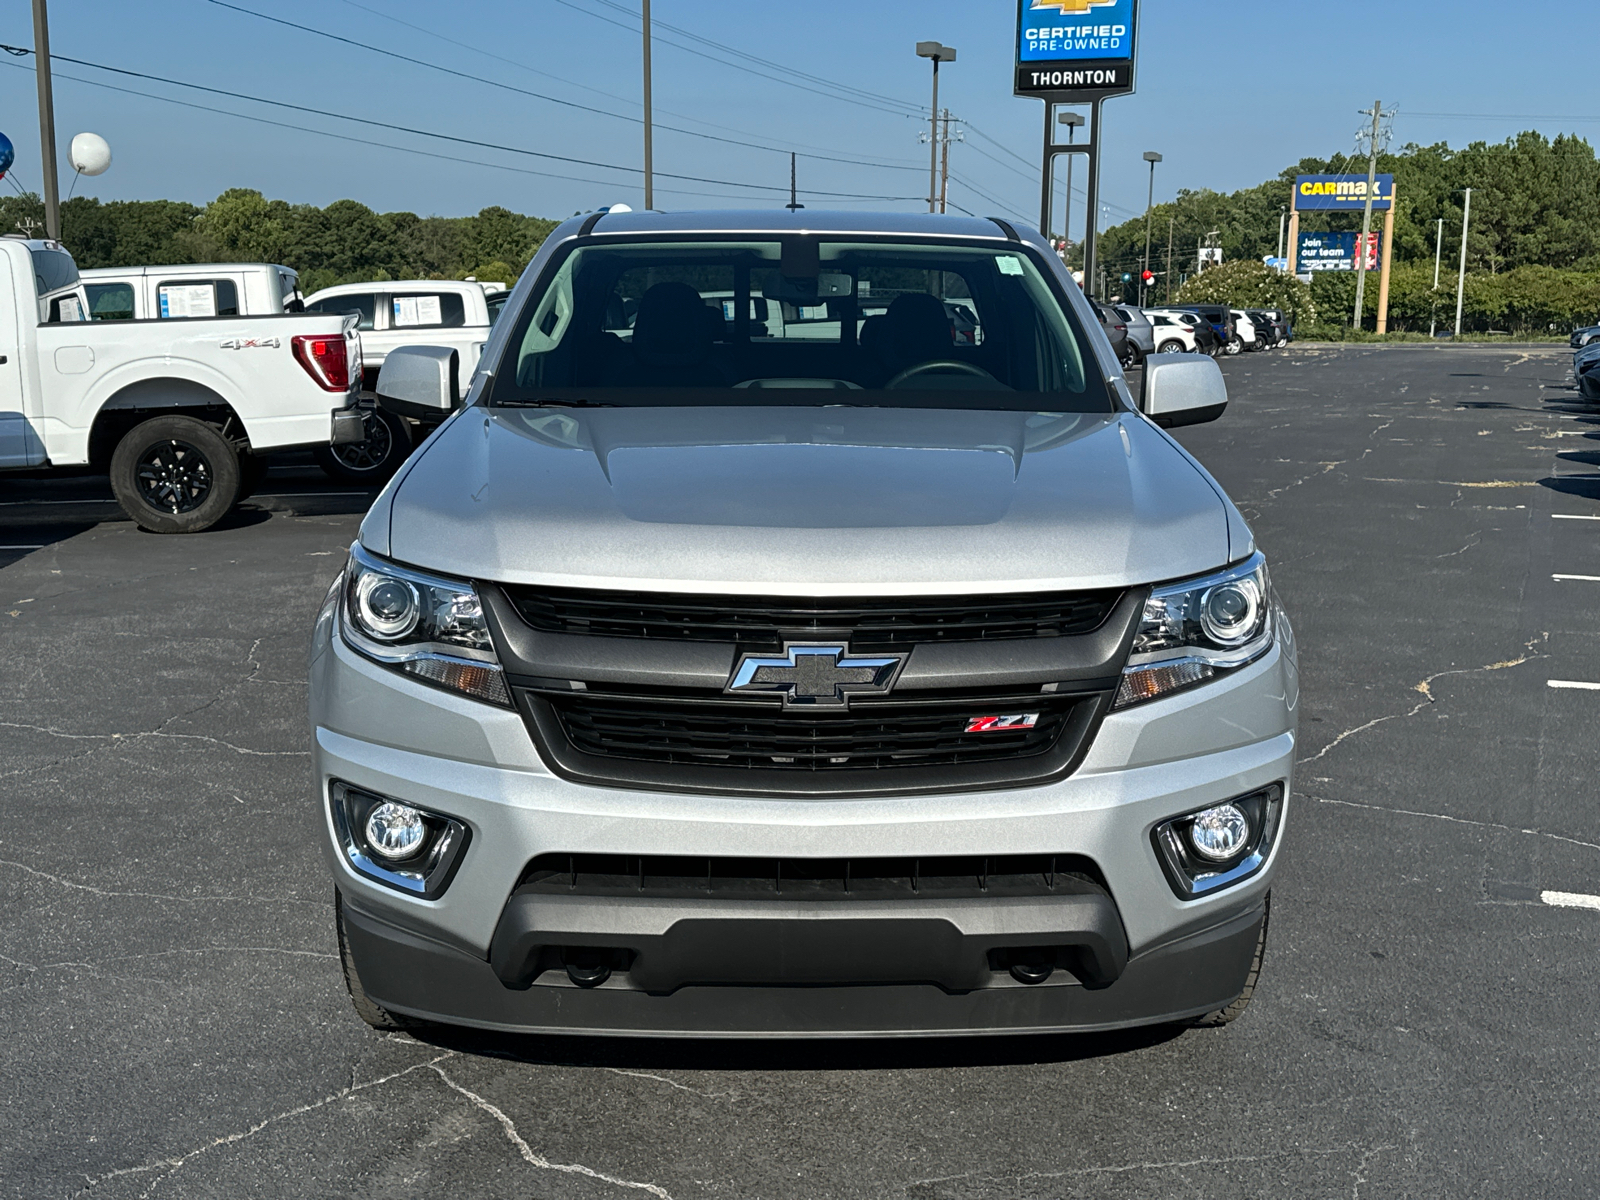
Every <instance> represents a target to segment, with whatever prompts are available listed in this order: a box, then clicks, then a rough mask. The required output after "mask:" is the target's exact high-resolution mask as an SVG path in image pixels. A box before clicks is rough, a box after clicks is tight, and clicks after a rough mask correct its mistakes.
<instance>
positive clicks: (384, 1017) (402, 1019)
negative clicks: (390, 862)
mask: <svg viewBox="0 0 1600 1200" xmlns="http://www.w3.org/2000/svg"><path fill="white" fill-rule="evenodd" d="M333 919H334V923H335V925H336V926H337V927H338V932H339V965H340V966H341V967H342V968H343V969H344V986H345V990H346V991H348V992H349V993H350V1003H351V1004H352V1005H353V1006H354V1007H355V1010H356V1016H358V1017H360V1018H361V1019H362V1020H363V1021H365V1022H366V1023H367V1024H368V1025H370V1026H372V1027H373V1028H374V1029H385V1030H393V1029H415V1028H417V1027H418V1026H419V1025H421V1024H422V1022H421V1021H418V1020H415V1019H414V1018H412V1017H407V1016H402V1015H401V1014H400V1013H392V1012H390V1011H389V1010H388V1009H387V1008H384V1007H383V1005H381V1004H379V1003H378V1002H377V1001H376V1000H374V999H373V998H372V997H371V996H369V995H367V991H366V989H365V988H364V987H362V986H361V976H360V974H358V973H357V971H356V961H355V958H354V957H353V956H352V955H351V953H350V939H349V938H348V937H347V936H346V935H345V930H344V897H343V896H341V895H340V894H339V890H338V889H337V888H335V889H334V892H333Z"/></svg>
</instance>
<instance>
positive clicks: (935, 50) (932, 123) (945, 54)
mask: <svg viewBox="0 0 1600 1200" xmlns="http://www.w3.org/2000/svg"><path fill="white" fill-rule="evenodd" d="M917 57H918V58H931V59H933V107H932V108H931V109H929V112H928V211H929V212H937V211H938V208H939V64H940V63H942V62H955V60H956V48H955V47H954V46H941V45H940V44H939V43H938V42H918V43H917Z"/></svg>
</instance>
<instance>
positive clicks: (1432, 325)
mask: <svg viewBox="0 0 1600 1200" xmlns="http://www.w3.org/2000/svg"><path fill="white" fill-rule="evenodd" d="M1443 254H1444V218H1443V217H1440V218H1439V236H1438V239H1437V240H1436V241H1435V242H1434V243H1433V292H1434V295H1433V302H1432V303H1431V304H1429V305H1428V308H1429V314H1428V336H1429V337H1433V336H1434V335H1435V334H1436V333H1437V332H1438V330H1439V312H1438V308H1439V259H1440V258H1441V257H1442V256H1443Z"/></svg>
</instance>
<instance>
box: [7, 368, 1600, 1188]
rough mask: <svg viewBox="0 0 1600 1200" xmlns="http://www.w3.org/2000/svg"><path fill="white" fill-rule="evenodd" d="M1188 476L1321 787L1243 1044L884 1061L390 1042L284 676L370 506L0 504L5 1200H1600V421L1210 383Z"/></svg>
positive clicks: (289, 470) (1483, 393)
mask: <svg viewBox="0 0 1600 1200" xmlns="http://www.w3.org/2000/svg"><path fill="white" fill-rule="evenodd" d="M1224 369H1225V372H1226V374H1227V375H1228V381H1229V388H1230V393H1231V396H1232V399H1233V403H1232V404H1231V405H1230V408H1229V411H1228V413H1227V414H1226V415H1225V417H1224V418H1223V419H1222V420H1221V421H1220V422H1218V423H1216V424H1215V425H1210V426H1202V427H1198V428H1196V429H1193V430H1188V431H1184V432H1183V434H1182V440H1183V441H1184V442H1185V443H1186V444H1187V445H1188V446H1189V447H1190V448H1191V449H1192V450H1194V452H1195V453H1196V454H1197V455H1198V456H1199V457H1200V459H1201V460H1202V461H1203V462H1204V463H1206V465H1207V466H1208V467H1210V468H1211V470H1212V471H1213V472H1214V473H1215V474H1216V476H1217V477H1218V478H1219V480H1220V481H1221V482H1222V484H1223V485H1224V487H1225V488H1227V490H1228V491H1229V492H1230V494H1231V495H1232V496H1233V497H1234V499H1235V500H1236V501H1237V502H1238V503H1239V506H1240V507H1241V509H1242V510H1243V511H1244V512H1245V515H1246V517H1247V518H1248V519H1249V520H1250V521H1251V522H1252V524H1253V526H1254V529H1255V531H1256V536H1257V538H1258V541H1259V543H1260V545H1261V546H1262V548H1263V549H1264V550H1265V551H1266V553H1267V555H1268V557H1269V561H1270V562H1271V565H1272V570H1273V574H1274V578H1275V581H1276V583H1277V586H1278V588H1279V590H1280V591H1281V592H1282V593H1283V595H1284V597H1285V600H1286V602H1287V604H1288V605H1289V608H1290V611H1291V613H1292V615H1293V617H1294V620H1295V623H1296V628H1297V631H1298V633H1299V636H1300V642H1301V655H1302V658H1301V666H1302V670H1303V685H1304V692H1303V709H1302V725H1301V738H1302V747H1303V748H1302V752H1301V757H1300V767H1299V771H1300V775H1299V778H1298V779H1297V781H1296V784H1297V799H1296V801H1295V803H1294V806H1293V808H1292V809H1291V812H1290V822H1289V825H1288V827H1287V831H1286V837H1287V843H1286V848H1285V853H1286V861H1285V863H1284V866H1283V869H1282V871H1281V874H1280V876H1279V882H1278V884H1277V888H1276V892H1275V894H1274V898H1273V910H1272V918H1273V919H1272V940H1271V942H1270V944H1269V946H1268V951H1267V961H1266V969H1265V972H1264V975H1263V980H1262V984H1261V986H1260V988H1259V989H1258V991H1257V993H1256V998H1255V1001H1254V1004H1253V1006H1252V1008H1251V1010H1250V1011H1249V1013H1247V1014H1246V1015H1245V1016H1244V1017H1243V1018H1242V1019H1241V1020H1240V1021H1239V1022H1238V1023H1236V1024H1235V1025H1233V1026H1231V1027H1229V1028H1226V1029H1221V1030H1209V1029H1208V1030H1191V1031H1189V1032H1183V1033H1179V1032H1177V1031H1174V1030H1171V1029H1157V1030H1153V1031H1142V1032H1136V1033H1130V1034H1121V1035H1115V1036H1096V1037H1063V1038H1007V1039H965V1040H937V1041H906V1042H895V1043H888V1044H862V1043H823V1044H817V1043H802V1044H793V1045H791V1044H781V1043H776V1044H749V1043H710V1044H705V1043H679V1042H650V1041H617V1042H606V1041H598V1040H583V1039H565V1040H561V1039H531V1038H507V1037H489V1036H482V1035H470V1034H452V1033H446V1032H441V1033H438V1034H430V1035H428V1036H427V1037H425V1038H422V1039H418V1038H413V1037H411V1036H402V1035H399V1034H388V1035H384V1034H380V1033H377V1032H375V1031H372V1030H370V1029H368V1028H367V1027H366V1026H365V1025H363V1024H362V1023H361V1022H360V1021H359V1020H358V1019H357V1018H356V1016H355V1014H354V1013H353V1012H352V1011H351V1008H350V1005H349V1001H348V999H347V998H346V995H345V991H344V986H343V983H342V981H341V978H340V973H339V966H338V960H337V957H336V947H335V944H334V934H333V923H332V907H331V899H332V886H331V883H330V881H329V879H328V876H327V873H326V870H325V868H324V866H323V863H322V860H321V858H320V854H319V851H318V849H317V844H316V840H315V839H316V836H317V826H316V822H317V819H318V818H317V815H316V810H315V808H314V806H313V804H312V802H311V799H310V797H311V790H310V778H309V765H308V757H307V755H306V736H307V735H306V728H305V699H306V697H305V665H304V657H305V642H306V637H307V633H308V630H309V626H310V623H311V619H312V616H313V614H314V612H315V610H316V607H317V604H318V602H319V600H320V598H321V596H322V592H323V589H324V588H325V586H326V584H327V582H328V580H329V579H330V578H331V577H332V575H333V574H334V572H335V570H336V569H337V566H338V564H339V563H340V561H341V557H342V554H343V552H344V548H345V547H346V546H347V545H348V544H349V543H350V541H351V540H352V538H353V537H354V534H355V530H356V527H357V525H358V523H359V520H360V515H361V513H362V512H363V511H364V509H365V506H366V503H367V501H368V499H369V495H368V493H365V492H353V491H349V490H345V489H341V488H340V487H338V486H336V485H332V484H330V483H329V482H328V481H327V480H326V479H325V478H324V477H323V476H322V475H321V473H320V472H318V471H317V470H316V469H315V468H314V467H312V466H311V465H310V464H309V462H308V461H307V462H304V463H301V462H296V461H287V462H285V463H284V464H282V465H280V466H278V467H275V468H274V469H273V471H272V472H271V474H270V476H269V479H268V482H267V485H266V487H265V488H264V489H263V491H262V494H261V496H259V497H258V498H257V499H256V500H253V501H251V502H249V504H248V505H247V506H246V507H245V508H244V509H242V510H241V511H240V512H239V513H238V514H237V516H236V517H235V518H234V519H232V520H231V521H230V522H228V523H227V525H226V526H224V527H219V528H218V529H216V530H214V531H212V532H209V533H207V534H203V535H198V536H193V537H156V536H152V535H147V534H142V533H140V532H138V531H137V530H136V529H135V528H134V527H133V526H132V525H131V524H130V523H129V522H127V521H126V520H125V519H123V518H122V517H121V515H120V513H119V512H118V511H117V510H116V508H115V506H114V505H113V504H111V503H110V501H109V492H108V491H106V489H105V487H104V485H103V482H102V481H100V480H96V479H92V478H79V479H71V478H69V479H51V480H29V479H16V478H11V479H7V478H5V477H0V679H3V680H4V686H3V688H0V813H3V815H4V821H3V823H0V911H3V913H4V914H5V919H4V921H3V922H0V1031H3V1036H0V1195H3V1196H15V1197H28V1198H29V1200H35V1198H38V1197H58V1196H59V1197H69V1196H88V1197H94V1198H95V1200H101V1198H104V1200H121V1198H124V1197H148V1196H157V1197H161V1198H163V1200H176V1198H180V1197H211V1196H249V1197H253V1198H258V1197H279V1196H284V1197H291V1196H293V1197H298V1196H305V1197H327V1196H364V1197H365V1196H370V1197H385V1198H389V1197H396V1198H400V1197H413V1196H416V1197H421V1196H429V1197H433V1196H438V1195H440V1194H453V1195H457V1196H471V1197H475V1198H476V1197H502V1196H504V1197H513V1196H514V1197H528V1196H537V1197H562V1198H566V1197H585V1198H586V1197H609V1196H626V1195H637V1194H640V1193H643V1194H648V1195H653V1196H658V1197H662V1198H666V1197H672V1198H676V1200H685V1198H690V1197H701V1196H707V1197H717V1196H722V1197H747V1196H748V1197H794V1198H802V1197H804V1198H808V1200H809V1198H815V1197H907V1198H909V1200H966V1198H979V1197H983V1198H988V1197H995V1198H999V1197H1008V1198H1010V1197H1028V1198H1035V1197H1036V1198H1041V1200H1042V1198H1046V1197H1050V1198H1056V1197H1141V1198H1150V1197H1162V1198H1165V1197H1213V1196H1222V1195H1233V1196H1245V1197H1256V1196H1260V1197H1394V1196H1410V1197H1460V1196H1469V1195H1507V1196H1547V1197H1555V1196H1592V1195H1595V1194H1597V1193H1600V1160H1597V1158H1596V1156H1595V1154H1594V1152H1593V1148H1594V1144H1595V1140H1596V1118H1595V1113H1596V1111H1597V1109H1600V1094H1597V1093H1600V1084H1597V1076H1596V1074H1595V1071H1594V1068H1593V1063H1594V1059H1595V1053H1596V1048H1597V1047H1596V1040H1597V1032H1596V1031H1597V1028H1600V987H1597V984H1600V971H1597V969H1596V955H1595V946H1596V942H1597V939H1600V911H1596V910H1595V909H1594V908H1592V907H1583V906H1582V904H1583V899H1582V898H1583V897H1593V896H1595V895H1597V894H1600V813H1597V811H1596V803H1595V800H1596V788H1595V783H1594V780H1595V776H1596V767H1597V766H1600V744H1597V741H1596V729H1597V723H1596V719H1595V718H1596V717H1597V716H1600V690H1594V688H1593V687H1592V686H1591V687H1573V686H1559V685H1563V684H1588V685H1595V684H1600V630H1597V628H1596V624H1597V623H1596V621H1595V619H1594V614H1595V613H1596V611H1597V608H1600V605H1597V603H1596V602H1597V600H1600V471H1597V469H1596V468H1597V467H1600V411H1597V410H1593V409H1590V408H1586V407H1583V406H1581V405H1579V404H1578V402H1577V400H1576V397H1575V395H1574V394H1573V393H1572V391H1571V390H1570V384H1569V371H1568V354H1567V352H1566V351H1565V350H1564V349H1562V348H1559V347H1551V348H1538V349H1534V348H1515V347H1512V348H1505V347H1493V348H1489V347H1486V348H1481V349H1479V348H1462V347H1426V346H1422V347H1404V346H1398V347H1345V348H1335V347H1315V346H1307V347H1294V348H1291V349H1290V350H1288V351H1284V352H1278V353H1273V354H1262V355H1247V356H1245V357H1243V358H1240V359H1236V360H1230V361H1228V362H1227V363H1226V364H1225V367H1224Z"/></svg>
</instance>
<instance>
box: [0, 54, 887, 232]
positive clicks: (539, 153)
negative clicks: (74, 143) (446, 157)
mask: <svg viewBox="0 0 1600 1200" xmlns="http://www.w3.org/2000/svg"><path fill="white" fill-rule="evenodd" d="M0 50H5V51H7V52H8V53H10V54H14V55H23V54H32V53H33V51H32V49H31V48H28V47H25V46H7V45H5V44H4V43H0ZM51 58H52V59H54V60H57V61H60V62H68V63H72V64H73V65H74V66H79V67H89V68H91V69H93V70H97V71H109V72H111V73H112V74H115V75H126V76H130V77H132V78H134V79H148V80H150V81H152V82H154V83H165V84H168V85H170V86H172V87H181V88H189V89H190V90H192V91H197V92H205V93H207V94H209V95H213V96H226V97H228V98H229V99H232V100H248V101H250V102H251V103H254V104H267V105H271V106H272V107H274V108H286V109H290V110H291V111H294V112H303V113H310V114H311V115H312V116H317V117H329V118H331V119H333V120H336V121H354V122H355V123H356V124H358V125H370V126H373V127H374V128H378V129H393V130H395V131H396V132H398V133H409V134H413V135H415V136H417V137H425V138H436V139H438V140H439V141H445V142H455V143H457V144H458V145H463V146H476V147H478V148H480V149H484V150H500V151H503V152H505V153H507V154H521V155H526V156H528V157H531V158H542V159H549V160H550V161H552V162H564V163H571V164H573V165H574V166H580V167H599V168H600V169H602V170H606V171H623V172H626V173H628V174H630V175H642V174H644V168H643V167H628V166H620V165H618V164H616V163H606V162H596V161H595V160H593V159H587V158H573V157H571V156H570V155H565V154H550V153H548V152H547V151H543V150H529V149H526V148H525V147H522V146H506V145H502V144H500V143H498V142H485V141H481V140H479V139H477V138H464V137H457V136H455V135H453V134H448V133H437V132H435V131H432V130H428V129H416V128H413V127H411V126H409V125H397V124H394V123H392V122H389V121H376V120H373V119H372V118H370V117H355V116H351V115H350V114H349V113H336V112H329V111H328V110H326V109H321V108H312V107H310V106H309V105H305V104H291V103H289V102H288V101H287V100H269V99H267V98H266V97H264V96H251V95H249V94H247V93H244V92H233V91H228V90H227V89H225V88H214V87H207V86H205V85H204V84H199V83H189V82H187V81H186V80H182V79H169V78H167V77H165V76H162V75H151V74H148V73H146V72H144V71H132V70H129V69H128V68H126V67H112V66H107V65H106V64H105V63H97V62H89V61H87V60H86V59H81V58H69V57H68V56H66V55H64V54H52V55H51ZM656 174H657V175H659V176H661V177H663V178H666V179H681V180H683V181H685V182H688V183H710V184H715V185H717V186H718V187H736V188H749V189H751V190H753V191H760V192H778V193H787V192H788V190H789V189H788V188H787V187H779V186H777V185H775V184H765V183H750V182H748V181H742V180H731V179H712V178H708V177H706V176H703V175H682V174H677V173H675V172H670V171H657V172H656ZM610 186H616V185H614V184H613V185H610ZM811 194H812V195H814V196H827V197H830V198H834V199H845V200H915V199H918V197H916V196H879V195H866V194H856V193H849V192H822V191H812V193H811Z"/></svg>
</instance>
